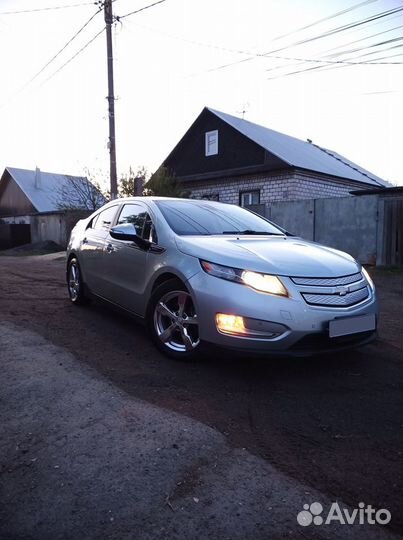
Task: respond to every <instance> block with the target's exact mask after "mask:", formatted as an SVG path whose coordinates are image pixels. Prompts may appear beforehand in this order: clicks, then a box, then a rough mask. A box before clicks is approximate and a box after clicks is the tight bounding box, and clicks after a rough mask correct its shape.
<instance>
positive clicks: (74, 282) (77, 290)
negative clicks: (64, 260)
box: [67, 258, 88, 305]
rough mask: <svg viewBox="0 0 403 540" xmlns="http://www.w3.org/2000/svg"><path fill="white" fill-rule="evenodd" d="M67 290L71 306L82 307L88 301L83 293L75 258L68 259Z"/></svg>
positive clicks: (82, 284)
mask: <svg viewBox="0 0 403 540" xmlns="http://www.w3.org/2000/svg"><path fill="white" fill-rule="evenodd" d="M67 290H68V293H69V297H70V300H71V301H72V302H73V304H76V305H83V304H86V303H87V301H88V299H87V297H86V296H85V292H84V283H83V280H82V276H81V270H80V265H79V264H78V261H77V259H76V258H73V259H70V261H69V264H68V266H67Z"/></svg>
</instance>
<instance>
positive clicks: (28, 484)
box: [0, 254, 403, 540]
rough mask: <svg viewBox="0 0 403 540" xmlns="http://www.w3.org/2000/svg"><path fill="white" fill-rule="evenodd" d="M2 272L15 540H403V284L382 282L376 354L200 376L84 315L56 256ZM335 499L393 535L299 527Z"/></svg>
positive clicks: (1, 471)
mask: <svg viewBox="0 0 403 540" xmlns="http://www.w3.org/2000/svg"><path fill="white" fill-rule="evenodd" d="M0 275H1V280H0V299H1V300H0V302H1V307H2V319H1V321H0V336H1V337H0V340H1V344H0V355H1V356H0V364H1V368H2V377H1V378H0V538H1V539H2V540H3V539H4V540H12V539H20V538H21V539H22V538H32V539H38V540H39V539H53V538H62V539H76V538H77V539H78V538H80V539H85V538H88V539H97V538H136V539H137V538H139V539H143V538H144V539H148V538H178V539H179V538H184V537H185V538H197V539H199V538H200V539H202V538H207V537H209V538H212V539H215V538H217V539H218V538H220V539H222V538H243V539H251V540H252V539H254V540H255V539H260V538H262V539H265V538H267V539H268V538H270V539H276V538H313V539H315V538H393V537H395V535H396V534H400V536H401V534H402V533H403V516H402V508H403V504H402V503H403V500H402V499H403V497H402V485H403V482H402V474H403V467H402V461H403V458H402V448H403V445H402V441H403V413H402V411H403V403H402V401H403V399H402V391H401V390H402V386H403V385H402V364H403V343H402V329H403V283H402V281H403V280H402V275H401V274H399V273H394V272H376V273H375V276H374V277H375V280H376V283H377V286H378V290H379V292H380V297H381V307H382V323H381V327H380V338H379V340H378V341H377V342H376V343H374V344H373V345H370V346H367V347H365V348H362V349H361V350H355V351H351V352H349V353H345V352H344V353H343V354H340V355H332V356H326V357H322V358H315V359H298V360H296V359H282V360H268V359H264V358H249V357H247V356H242V355H237V356H234V355H233V354H229V353H221V352H220V353H215V352H212V353H211V354H210V355H209V357H208V358H205V359H204V361H202V362H199V363H197V364H192V365H188V364H181V363H176V362H174V361H171V360H169V359H166V358H164V357H162V356H161V355H160V354H159V353H158V352H157V351H156V350H155V349H154V347H153V346H152V344H151V342H150V341H149V339H148V337H147V336H146V335H145V332H144V329H143V328H142V326H139V325H138V324H135V323H134V322H133V321H132V320H130V319H128V318H126V317H124V316H122V315H120V314H117V313H115V312H113V311H110V310H109V309H106V308H105V307H104V306H102V305H98V304H96V303H93V304H91V305H90V306H89V307H86V308H83V309H80V308H77V307H75V306H72V305H70V304H69V302H68V300H67V298H66V292H65V285H64V260H63V257H61V256H60V255H58V254H54V255H49V256H38V257H18V258H13V257H7V258H0ZM336 500H337V501H339V502H340V504H343V505H345V506H346V507H350V508H355V507H357V505H358V503H359V502H361V501H363V502H365V504H372V505H373V506H375V507H377V508H387V509H389V510H390V511H391V512H392V522H391V523H390V524H389V525H388V526H387V527H376V526H372V527H367V526H359V527H352V526H346V525H345V526H341V527H340V526H339V527H336V526H335V524H333V525H327V526H322V527H318V526H314V525H312V526H309V527H301V526H299V525H298V524H297V522H296V515H297V513H298V512H299V511H300V510H302V506H303V504H304V503H311V502H313V501H318V502H321V504H322V505H323V506H324V507H325V508H328V506H329V505H330V503H331V502H333V501H336ZM396 537H399V536H396Z"/></svg>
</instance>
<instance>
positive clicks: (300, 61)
mask: <svg viewBox="0 0 403 540" xmlns="http://www.w3.org/2000/svg"><path fill="white" fill-rule="evenodd" d="M131 24H133V22H132V23H131ZM135 25H136V26H137V27H138V28H142V29H144V30H148V31H152V32H155V33H157V34H160V35H163V36H167V37H169V38H171V39H175V40H178V41H182V42H184V43H190V44H192V45H197V46H200V47H206V48H210V49H216V50H219V51H224V52H229V53H236V54H242V55H246V56H256V57H263V54H259V53H254V52H252V51H246V50H241V49H232V48H230V47H222V46H220V45H216V44H214V43H205V42H202V41H195V40H192V39H187V38H183V37H180V36H175V35H173V34H169V33H167V32H161V31H160V30H156V29H154V28H150V27H148V26H145V25H143V24H138V23H136V24H135ZM402 27H403V25H402V26H398V27H396V28H402ZM396 28H393V29H392V30H395V29H396ZM383 33H384V32H379V33H378V34H375V35H379V34H383ZM398 39H403V38H398ZM391 41H393V40H391ZM264 58H275V59H277V60H296V61H297V62H298V64H291V66H293V65H300V64H304V63H307V62H309V63H311V62H314V63H326V64H343V63H345V64H357V65H361V64H373V63H374V62H349V61H347V60H321V59H320V58H300V57H293V56H292V57H290V56H277V55H265V56H264ZM382 64H400V62H382ZM283 67H290V65H284V64H282V65H281V66H276V67H274V68H270V69H267V70H266V71H272V70H273V69H279V68H283Z"/></svg>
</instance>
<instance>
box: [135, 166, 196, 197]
mask: <svg viewBox="0 0 403 540" xmlns="http://www.w3.org/2000/svg"><path fill="white" fill-rule="evenodd" d="M143 194H144V195H157V196H161V197H184V198H188V197H190V192H189V191H187V190H185V189H183V186H182V184H181V183H180V182H179V181H178V180H177V178H176V177H175V175H174V174H173V173H172V172H171V171H169V170H168V168H167V167H160V168H159V169H158V170H157V171H156V172H155V173H154V174H152V175H151V178H150V179H149V180H148V182H147V183H146V184H145V186H144V191H143Z"/></svg>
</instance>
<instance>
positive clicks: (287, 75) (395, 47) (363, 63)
mask: <svg viewBox="0 0 403 540" xmlns="http://www.w3.org/2000/svg"><path fill="white" fill-rule="evenodd" d="M402 39H403V38H402ZM401 47H403V45H393V46H392V47H387V48H386V49H382V51H371V52H369V53H365V54H360V55H358V56H354V57H352V58H351V59H350V60H354V59H356V58H363V57H364V56H370V55H372V54H379V53H380V52H383V51H388V50H390V49H398V48H401ZM401 54H402V53H400V54H398V55H392V56H383V57H381V58H374V61H373V62H349V61H348V60H349V59H347V60H346V61H339V62H337V61H335V62H332V63H335V64H339V65H337V66H329V65H326V66H323V65H322V66H313V67H308V68H305V69H300V70H297V71H291V72H289V73H283V74H281V75H276V76H274V77H268V79H267V80H269V81H272V80H274V79H281V78H283V77H289V76H291V75H297V74H299V73H306V72H307V71H316V70H321V71H325V70H329V69H337V68H341V67H347V66H348V65H360V64H361V65H382V64H403V62H378V61H379V60H384V59H388V58H391V57H394V56H401ZM319 61H320V60H319ZM324 62H325V61H324Z"/></svg>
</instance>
